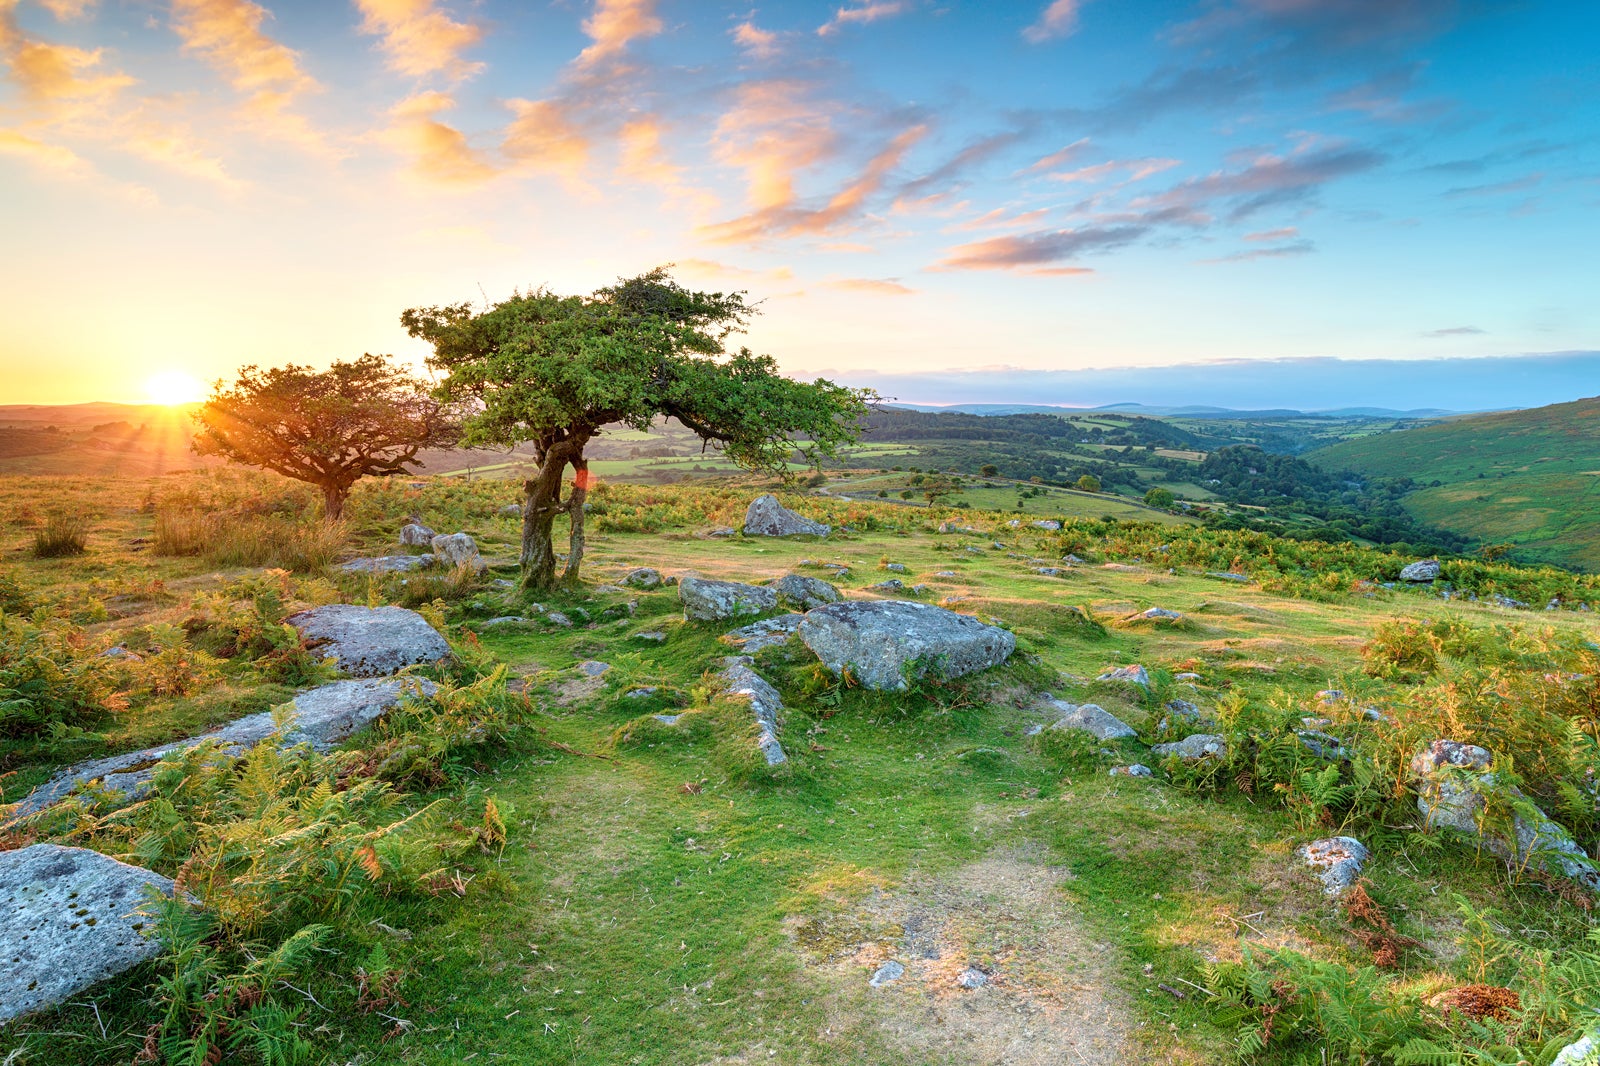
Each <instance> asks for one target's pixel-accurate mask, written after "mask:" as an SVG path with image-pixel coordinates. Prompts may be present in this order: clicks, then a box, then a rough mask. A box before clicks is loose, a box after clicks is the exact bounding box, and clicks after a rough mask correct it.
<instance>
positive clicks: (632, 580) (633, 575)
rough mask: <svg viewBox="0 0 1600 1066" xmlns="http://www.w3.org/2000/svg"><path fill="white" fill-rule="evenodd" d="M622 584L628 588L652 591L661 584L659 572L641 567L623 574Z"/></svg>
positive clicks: (651, 568)
mask: <svg viewBox="0 0 1600 1066" xmlns="http://www.w3.org/2000/svg"><path fill="white" fill-rule="evenodd" d="M622 583H623V584H624V585H627V586H628V587H630V588H636V589H653V588H656V587H657V586H659V585H660V584H661V571H659V570H657V569H656V568H655V567H653V566H641V567H638V568H636V569H633V570H629V571H628V572H627V573H626V574H624V575H623V576H622Z"/></svg>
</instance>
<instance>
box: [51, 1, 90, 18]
mask: <svg viewBox="0 0 1600 1066" xmlns="http://www.w3.org/2000/svg"><path fill="white" fill-rule="evenodd" d="M94 3H95V0H39V6H40V7H42V8H44V9H45V10H46V11H48V12H50V14H52V15H54V16H55V17H56V21H57V22H68V21H71V20H72V19H75V18H82V17H83V14H84V12H86V11H88V10H89V9H90V8H91V7H93V6H94Z"/></svg>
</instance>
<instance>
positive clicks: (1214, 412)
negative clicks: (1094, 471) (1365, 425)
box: [884, 403, 1456, 419]
mask: <svg viewBox="0 0 1600 1066" xmlns="http://www.w3.org/2000/svg"><path fill="white" fill-rule="evenodd" d="M884 406H885V407H898V408H901V409H903V410H907V411H926V412H929V413H931V414H940V413H944V412H950V413H956V414H968V415H987V416H993V415H1022V414H1047V415H1062V416H1070V415H1082V414H1089V413H1091V412H1095V411H1110V412H1116V413H1119V414H1130V415H1140V416H1142V417H1145V418H1167V417H1182V418H1225V419H1284V418H1319V417H1320V418H1378V419H1393V418H1442V417H1446V416H1449V415H1453V414H1455V413H1456V412H1454V411H1446V410H1443V409H1442V408H1437V407H1421V408H1417V409H1415V410H1411V411H1397V410H1393V409H1391V408H1387V407H1340V408H1337V409H1334V410H1326V411H1322V410H1318V411H1300V410H1296V409H1295V408H1292V407H1274V408H1270V409H1266V410H1248V411H1247V410H1237V409H1234V408H1231V407H1207V406H1204V405H1199V404H1195V405H1190V406H1185V407H1163V406H1161V405H1159V404H1143V403H1107V404H1101V405H1100V406H1098V407H1064V406H1062V405H1060V404H1028V403H952V404H943V405H938V404H926V403H888V404H884Z"/></svg>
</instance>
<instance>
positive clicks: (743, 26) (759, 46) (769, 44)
mask: <svg viewBox="0 0 1600 1066" xmlns="http://www.w3.org/2000/svg"><path fill="white" fill-rule="evenodd" d="M733 43H734V44H737V45H738V46H739V47H740V48H741V49H743V50H744V53H745V54H746V55H748V56H752V57H754V58H756V59H771V58H772V57H773V56H775V55H777V54H778V35H777V34H776V33H773V32H772V31H771V30H763V29H761V28H759V27H757V26H756V24H755V23H753V22H741V23H739V25H737V26H735V27H734V28H733Z"/></svg>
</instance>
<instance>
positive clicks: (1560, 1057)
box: [1550, 1036, 1600, 1066]
mask: <svg viewBox="0 0 1600 1066" xmlns="http://www.w3.org/2000/svg"><path fill="white" fill-rule="evenodd" d="M1597 1062H1600V1037H1595V1036H1584V1037H1580V1038H1579V1039H1578V1040H1576V1041H1574V1042H1573V1043H1571V1044H1568V1045H1567V1046H1566V1047H1564V1048H1562V1049H1561V1051H1560V1053H1559V1054H1557V1055H1556V1057H1555V1058H1553V1059H1551V1060H1550V1066H1594V1064H1595V1063H1597Z"/></svg>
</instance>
